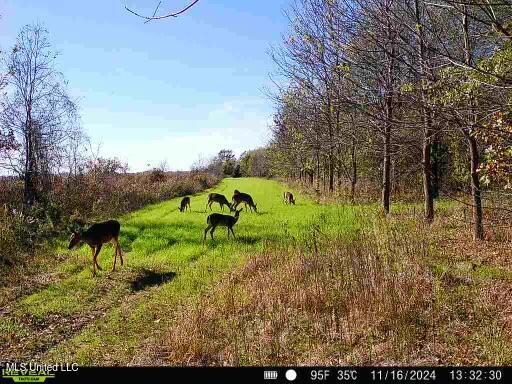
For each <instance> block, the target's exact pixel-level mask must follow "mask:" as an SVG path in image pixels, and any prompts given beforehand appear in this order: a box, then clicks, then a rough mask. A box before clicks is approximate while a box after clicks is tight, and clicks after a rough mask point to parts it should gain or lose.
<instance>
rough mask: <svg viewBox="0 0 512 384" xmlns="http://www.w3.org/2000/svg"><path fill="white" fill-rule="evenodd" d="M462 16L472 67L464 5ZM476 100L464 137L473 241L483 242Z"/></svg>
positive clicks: (470, 108)
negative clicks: (476, 132) (466, 147)
mask: <svg viewBox="0 0 512 384" xmlns="http://www.w3.org/2000/svg"><path fill="white" fill-rule="evenodd" d="M463 12H464V13H463V16H462V31H463V33H464V50H465V54H466V55H465V56H466V57H465V59H466V64H467V65H472V62H473V54H472V50H471V45H470V40H469V19H468V13H467V6H466V5H463ZM473 101H474V100H473V99H472V98H470V100H469V119H468V120H469V121H468V123H469V127H468V128H464V129H463V133H464V136H465V138H466V140H467V142H468V145H469V157H470V161H471V170H470V172H471V198H472V200H473V240H483V238H484V225H483V211H482V198H481V191H480V179H479V178H478V172H477V170H478V165H479V161H480V159H479V154H478V146H477V142H476V139H475V137H474V135H473V126H474V124H475V122H476V114H475V110H474V109H475V106H474V102H473Z"/></svg>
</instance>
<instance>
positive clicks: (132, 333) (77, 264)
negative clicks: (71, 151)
mask: <svg viewBox="0 0 512 384" xmlns="http://www.w3.org/2000/svg"><path fill="white" fill-rule="evenodd" d="M234 189H239V190H241V191H244V192H248V193H250V194H251V195H252V196H253V198H254V200H255V202H256V203H257V206H258V213H251V212H248V211H245V210H244V211H243V212H242V213H241V214H240V219H239V221H238V223H237V224H236V226H235V227H234V231H235V234H236V235H237V239H236V240H233V239H228V238H227V233H226V229H225V228H218V229H217V230H216V232H215V240H211V239H210V238H209V236H208V238H207V241H206V243H203V231H204V229H205V227H206V218H207V215H208V213H205V206H206V196H207V193H208V192H204V193H201V194H197V195H195V196H192V198H191V207H192V211H191V212H185V213H181V212H179V210H178V204H179V200H180V199H173V200H170V201H166V202H163V203H159V204H155V205H151V206H148V207H146V208H144V209H141V210H139V211H136V212H133V213H131V214H129V215H126V216H125V217H122V218H120V221H121V225H122V227H121V246H122V248H123V250H124V255H125V265H124V267H123V268H122V269H120V270H118V271H117V272H113V273H112V272H110V269H111V267H112V263H113V253H114V250H113V247H112V246H110V245H109V246H106V247H104V248H103V250H102V252H101V254H100V257H99V262H100V265H101V266H102V267H103V271H99V272H98V276H97V277H96V278H93V277H92V270H91V269H92V268H91V256H90V250H89V249H88V247H86V246H84V247H82V248H81V249H80V251H74V252H69V251H67V250H66V249H65V244H64V243H62V244H61V248H60V249H59V250H58V252H60V253H69V256H68V258H67V259H66V261H64V262H62V263H60V264H56V265H55V267H54V268H55V270H57V271H59V273H60V276H62V278H61V279H60V280H58V281H54V282H53V283H51V284H50V285H48V286H47V287H45V288H44V289H41V290H39V291H38V292H35V293H33V294H31V295H28V296H26V297H24V298H23V299H22V300H20V302H19V303H17V304H16V305H15V306H14V308H13V310H12V312H11V314H10V316H11V317H12V318H13V319H19V318H25V319H29V320H26V321H25V322H26V323H27V324H29V325H30V326H32V327H33V326H34V324H49V323H50V324H51V323H52V322H58V321H59V319H61V320H62V321H63V322H64V323H65V324H64V325H62V326H61V328H60V330H59V332H60V334H61V335H64V336H65V337H63V338H62V340H60V339H58V338H57V339H55V338H52V337H51V335H49V337H48V340H47V341H46V346H45V347H44V348H41V347H40V343H35V345H38V348H39V351H40V352H37V353H38V354H37V356H38V357H42V358H45V359H46V360H51V361H63V360H66V361H76V362H78V363H81V364H89V365H93V364H127V363H129V362H130V361H132V359H133V358H134V357H136V355H137V348H138V347H139V346H140V344H141V343H142V342H144V341H145V339H146V338H148V337H153V338H158V336H159V335H160V334H161V332H164V331H165V329H166V327H167V326H168V324H170V322H172V313H173V310H174V309H175V308H176V306H177V305H179V304H180V303H182V302H183V301H186V300H193V298H194V297H197V296H198V295H199V294H201V293H204V292H206V291H207V290H208V289H209V287H210V286H211V285H212V284H214V283H215V282H217V281H218V280H220V279H222V278H223V276H224V275H225V273H226V272H227V271H230V270H232V269H233V268H234V267H235V266H237V265H240V263H241V262H243V261H244V260H245V258H246V257H247V255H250V254H254V253H256V252H259V251H262V250H263V249H264V247H272V246H273V245H274V244H275V245H277V244H279V246H280V247H283V246H286V244H290V245H291V244H293V243H294V242H296V241H297V240H301V239H303V238H304V237H305V236H306V237H307V236H308V235H309V234H310V233H312V232H313V231H314V230H318V232H319V233H320V234H323V235H332V234H340V235H343V236H356V235H357V230H358V228H360V227H361V226H362V225H366V224H365V223H364V221H362V220H361V219H360V215H359V214H358V212H359V211H360V208H359V207H357V206H336V205H318V204H316V203H314V202H313V201H311V200H308V199H306V198H305V197H302V196H299V195H297V193H295V195H297V197H296V200H297V205H295V206H288V205H285V204H283V201H282V195H283V191H285V190H286V189H287V188H286V187H285V186H284V185H283V184H281V183H279V182H277V181H270V180H262V179H255V178H244V179H225V180H224V181H223V182H222V183H221V184H220V185H219V186H218V187H217V188H215V189H214V191H215V192H220V193H223V194H225V195H226V196H227V197H228V199H230V198H231V195H232V193H233V190H234ZM367 209H368V208H367ZM214 210H215V211H220V208H219V206H218V205H216V204H215V205H214ZM372 210H373V208H372ZM208 212H209V211H208ZM225 213H227V212H225ZM118 265H119V264H118ZM158 274H162V275H164V274H167V277H168V278H167V280H166V281H165V282H162V281H158V284H157V282H155V281H153V282H152V283H153V284H150V285H148V286H147V287H145V289H142V288H144V287H143V286H141V284H142V285H143V281H144V279H145V278H148V276H149V275H151V276H152V277H153V278H155V276H156V278H155V279H156V280H158ZM151 276H150V278H149V279H150V280H151ZM153 280H154V279H153ZM134 284H135V285H137V284H138V287H139V288H137V289H135V290H134V289H133V287H134ZM84 318H87V321H84ZM0 319H1V317H0ZM73 324H75V325H73ZM57 328H58V329H59V327H58V326H57ZM23 329H24V330H25V328H23ZM56 340H57V341H56ZM43 344H44V343H43ZM32 345H33V344H31V343H29V342H27V344H26V347H25V349H24V353H25V354H26V356H30V357H33V356H34V355H36V351H31V350H30V349H31V348H32V347H31V346H32ZM41 350H42V352H41Z"/></svg>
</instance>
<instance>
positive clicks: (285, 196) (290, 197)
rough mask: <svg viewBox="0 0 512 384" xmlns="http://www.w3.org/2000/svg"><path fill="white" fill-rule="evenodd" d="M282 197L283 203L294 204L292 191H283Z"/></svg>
mask: <svg viewBox="0 0 512 384" xmlns="http://www.w3.org/2000/svg"><path fill="white" fill-rule="evenodd" d="M283 199H284V203H285V204H293V205H295V198H294V197H293V193H291V192H283Z"/></svg>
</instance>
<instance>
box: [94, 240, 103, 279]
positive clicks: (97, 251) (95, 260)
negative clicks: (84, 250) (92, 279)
mask: <svg viewBox="0 0 512 384" xmlns="http://www.w3.org/2000/svg"><path fill="white" fill-rule="evenodd" d="M93 249H94V253H93V256H92V275H93V276H96V266H97V267H98V269H99V270H100V271H101V267H100V265H99V264H98V260H97V259H98V253H100V251H101V244H100V245H98V246H97V247H95V248H93Z"/></svg>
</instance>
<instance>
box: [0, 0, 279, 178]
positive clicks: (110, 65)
mask: <svg viewBox="0 0 512 384" xmlns="http://www.w3.org/2000/svg"><path fill="white" fill-rule="evenodd" d="M187 3H188V0H163V1H162V4H161V6H160V10H161V12H165V11H168V10H174V9H179V8H180V7H183V6H184V5H186V4H187ZM157 4H158V0H123V1H120V0H111V1H96V0H94V1H93V0H89V1H64V0H59V1H57V0H53V1H52V0H44V1H41V0H26V1H23V0H0V14H1V15H2V18H1V19H0V49H2V50H3V51H7V50H8V49H9V48H10V47H12V45H13V43H14V41H15V38H16V35H17V34H18V32H19V30H20V29H21V27H22V26H23V25H25V24H30V23H34V22H39V23H42V24H43V25H44V26H45V27H46V28H47V29H48V31H49V32H50V41H51V43H52V45H53V46H54V48H55V49H56V50H57V51H58V52H59V53H60V55H59V57H58V58H57V67H58V69H59V70H60V71H62V72H63V74H64V76H65V78H66V79H67V80H68V82H69V90H70V93H71V95H72V96H73V97H75V98H78V99H79V105H80V111H81V117H82V126H83V127H84V129H85V131H86V133H87V134H88V136H89V137H90V138H91V141H92V143H93V144H94V146H95V148H96V147H97V146H98V145H100V153H101V155H102V156H106V157H118V158H119V159H121V160H124V161H127V162H128V164H129V166H130V169H131V170H132V171H140V170H144V169H147V168H148V167H154V166H157V165H158V164H159V163H160V162H161V161H163V160H167V163H168V165H169V167H170V169H173V170H176V169H188V168H189V167H190V165H191V164H192V163H193V162H194V161H196V160H198V159H199V158H207V157H209V156H211V155H214V154H215V153H217V152H218V151H219V150H220V149H223V148H229V149H233V150H234V151H235V152H236V153H237V154H240V153H241V152H242V151H244V150H246V149H251V148H256V147H258V146H261V145H264V144H265V143H266V142H267V140H268V139H269V130H268V125H269V124H270V122H271V114H272V104H271V102H270V101H269V100H268V99H267V98H266V96H265V95H264V93H263V92H262V90H263V89H264V88H266V87H267V88H268V87H271V82H270V80H269V77H268V74H269V72H272V69H273V64H272V61H271V59H270V57H269V56H268V54H267V52H268V50H269V47H270V46H271V45H277V44H279V41H280V39H281V35H282V34H283V33H284V32H285V29H286V20H285V17H284V15H283V9H285V8H286V6H287V4H288V0H252V1H250V0H246V1H244V0H200V1H199V3H198V4H197V5H196V6H194V7H193V8H192V9H191V10H190V11H188V12H187V13H185V14H183V15H182V16H180V17H178V18H172V19H165V20H161V21H152V22H150V23H147V24H144V23H143V22H142V20H141V19H139V18H137V17H135V16H132V15H131V14H129V13H128V12H126V11H125V10H124V5H127V6H128V7H130V8H133V9H135V10H137V11H139V12H140V13H144V14H149V13H152V11H153V9H154V7H155V6H156V5H157Z"/></svg>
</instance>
